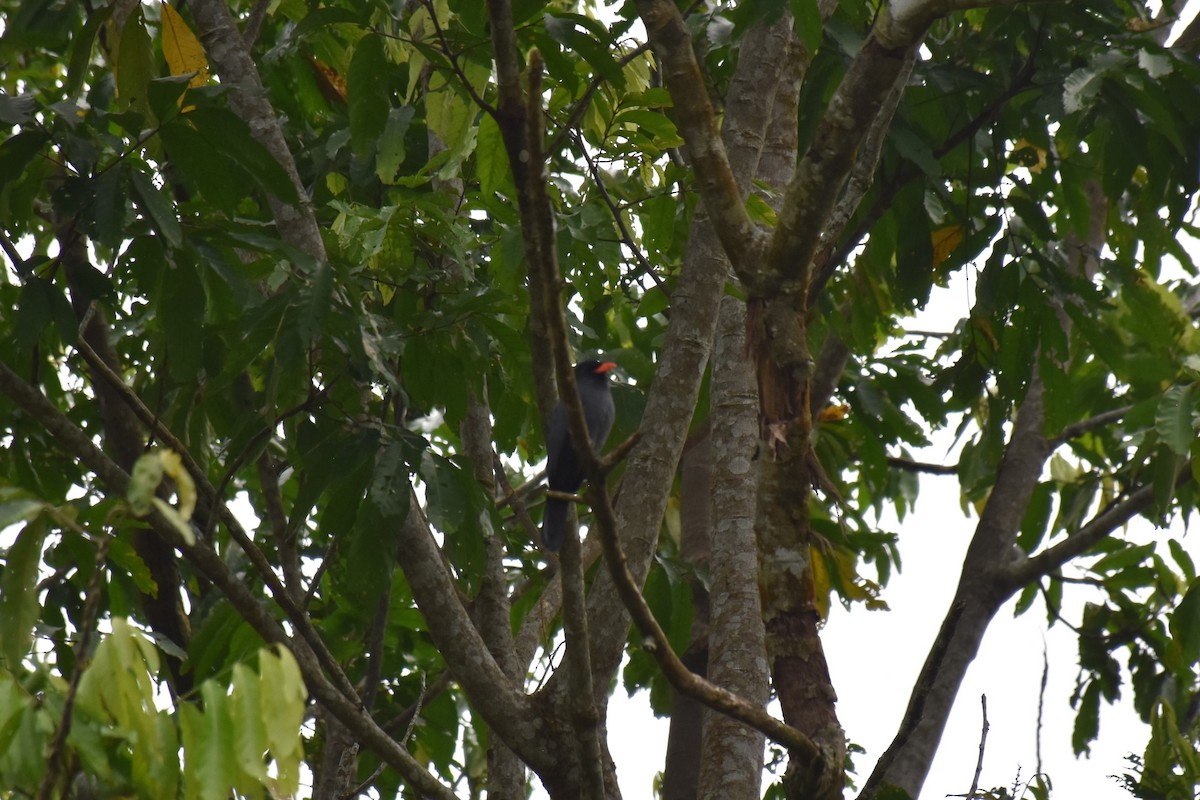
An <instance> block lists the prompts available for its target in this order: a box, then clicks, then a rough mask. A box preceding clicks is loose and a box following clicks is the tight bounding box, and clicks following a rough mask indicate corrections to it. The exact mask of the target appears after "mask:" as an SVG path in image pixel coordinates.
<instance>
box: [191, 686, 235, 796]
mask: <svg viewBox="0 0 1200 800" xmlns="http://www.w3.org/2000/svg"><path fill="white" fill-rule="evenodd" d="M200 694H201V697H202V698H203V699H204V710H203V711H200V709H199V707H197V706H195V705H193V704H191V703H184V704H182V705H181V706H180V708H179V711H180V715H179V724H180V728H181V731H182V733H183V786H184V797H185V798H199V799H200V800H216V799H217V798H222V797H228V796H229V791H230V789H232V788H234V781H235V777H236V775H237V761H236V758H235V754H234V752H233V748H231V747H230V746H229V744H230V743H231V742H233V741H234V731H233V720H232V719H231V718H230V714H229V699H228V698H227V697H226V694H225V688H224V687H223V686H221V685H220V684H219V683H217V682H216V681H215V680H210V681H205V682H204V683H203V684H201V686H200Z"/></svg>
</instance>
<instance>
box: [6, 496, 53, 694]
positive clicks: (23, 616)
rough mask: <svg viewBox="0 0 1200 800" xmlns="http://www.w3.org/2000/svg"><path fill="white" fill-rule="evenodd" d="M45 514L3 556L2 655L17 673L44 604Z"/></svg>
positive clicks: (24, 530) (27, 525) (23, 531)
mask: <svg viewBox="0 0 1200 800" xmlns="http://www.w3.org/2000/svg"><path fill="white" fill-rule="evenodd" d="M49 527H50V526H49V522H48V518H47V517H46V516H38V517H36V518H34V519H33V521H31V522H29V523H28V524H26V525H25V527H24V528H22V529H21V532H20V533H18V534H17V540H16V541H15V542H13V545H12V547H10V548H8V552H7V553H5V555H4V571H3V573H0V630H2V631H4V636H2V637H0V657H3V659H4V663H5V665H7V667H8V669H10V670H11V671H13V672H14V673H19V672H20V670H21V660H22V659H23V658H25V655H26V653H28V652H29V646H30V644H32V643H33V628H34V625H35V624H36V623H37V619H38V612H39V610H40V609H41V604H40V603H39V602H38V593H37V583H38V566H39V565H40V564H41V561H42V544H43V542H45V540H46V534H47V533H48V532H49Z"/></svg>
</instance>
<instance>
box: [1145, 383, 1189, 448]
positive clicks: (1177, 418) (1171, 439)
mask: <svg viewBox="0 0 1200 800" xmlns="http://www.w3.org/2000/svg"><path fill="white" fill-rule="evenodd" d="M1195 413H1196V385H1195V384H1191V383H1189V384H1187V385H1180V384H1176V385H1174V386H1172V387H1171V388H1170V389H1167V391H1166V392H1165V393H1163V396H1162V400H1161V401H1159V404H1158V413H1157V414H1156V415H1155V417H1154V429H1155V430H1156V431H1158V435H1159V436H1161V437H1162V440H1163V442H1165V443H1166V445H1167V447H1169V448H1171V451H1172V452H1174V453H1175V454H1176V455H1180V456H1185V455H1187V454H1188V453H1189V452H1191V449H1192V440H1193V439H1194V438H1195V435H1196V434H1195V428H1194V423H1193V418H1194V416H1195Z"/></svg>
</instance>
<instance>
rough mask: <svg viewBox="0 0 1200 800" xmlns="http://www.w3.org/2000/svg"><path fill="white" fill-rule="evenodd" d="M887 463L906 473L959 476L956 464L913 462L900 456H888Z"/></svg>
mask: <svg viewBox="0 0 1200 800" xmlns="http://www.w3.org/2000/svg"><path fill="white" fill-rule="evenodd" d="M887 463H888V466H889V467H895V468H896V469H902V470H904V471H905V472H928V473H929V474H930V475H957V474H958V466H957V465H956V464H930V463H929V462H927V461H913V460H912V459H911V458H900V457H898V456H888V458H887Z"/></svg>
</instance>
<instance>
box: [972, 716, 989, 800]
mask: <svg viewBox="0 0 1200 800" xmlns="http://www.w3.org/2000/svg"><path fill="white" fill-rule="evenodd" d="M979 704H980V705H981V706H983V730H982V731H981V732H980V734H979V760H978V761H976V762H975V777H974V778H973V779H972V780H971V791H969V792H967V797H968V798H971V799H972V800H973V798H974V797H975V796H976V793H977V792H978V791H979V776H980V775H981V774H983V752H984V749H985V748H986V747H987V735H988V728H989V727H990V726H989V725H988V718H987V695H986V694H981V695H980V696H979Z"/></svg>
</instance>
